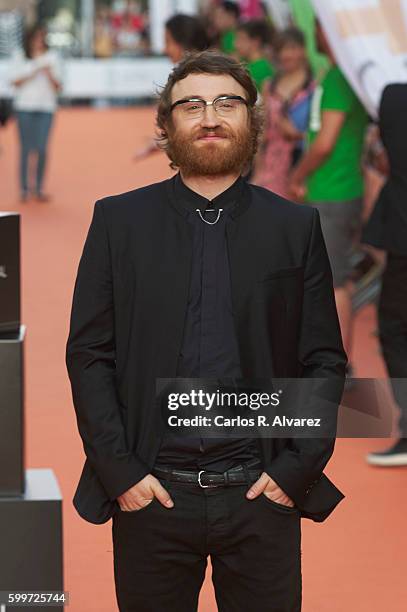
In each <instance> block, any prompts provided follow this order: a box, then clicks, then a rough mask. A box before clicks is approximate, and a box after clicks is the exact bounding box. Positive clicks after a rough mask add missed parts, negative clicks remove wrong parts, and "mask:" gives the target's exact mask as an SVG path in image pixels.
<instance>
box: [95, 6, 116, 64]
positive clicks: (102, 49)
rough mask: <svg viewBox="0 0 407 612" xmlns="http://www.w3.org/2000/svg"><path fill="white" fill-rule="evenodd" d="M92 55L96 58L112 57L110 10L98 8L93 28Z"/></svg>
mask: <svg viewBox="0 0 407 612" xmlns="http://www.w3.org/2000/svg"><path fill="white" fill-rule="evenodd" d="M93 49H94V55H95V57H98V58H105V57H112V55H113V30H112V21H111V14H110V8H109V7H107V6H101V7H99V8H98V10H97V13H96V19H95V27H94V45H93Z"/></svg>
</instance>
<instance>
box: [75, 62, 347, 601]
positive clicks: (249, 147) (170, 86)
mask: <svg viewBox="0 0 407 612" xmlns="http://www.w3.org/2000/svg"><path fill="white" fill-rule="evenodd" d="M256 99H257V92H256V87H255V84H254V83H253V81H252V80H251V78H250V76H249V74H248V73H247V71H246V69H245V68H244V66H243V65H242V64H240V63H239V62H238V61H236V60H235V59H232V58H230V57H227V56H225V55H222V54H220V53H216V52H211V51H204V52H202V53H198V54H191V55H189V56H187V57H186V58H184V59H183V60H182V61H181V62H180V63H179V64H178V65H177V66H175V68H174V69H173V71H172V73H171V74H170V76H169V78H168V81H167V83H166V85H165V87H164V88H163V91H162V92H161V94H160V101H159V106H158V112H157V125H158V128H159V130H160V136H159V141H160V146H161V147H162V148H163V149H164V150H165V152H166V153H167V155H168V157H169V159H170V161H171V164H170V165H171V167H172V168H173V169H178V172H177V173H176V174H175V175H174V176H173V177H172V178H170V179H167V180H164V181H161V182H159V183H155V184H153V185H149V186H146V187H143V188H139V189H135V190H133V191H130V192H127V193H123V194H119V195H115V196H110V197H106V198H103V199H101V200H99V201H98V202H97V203H96V205H95V207H94V212H93V218H92V222H91V225H90V228H89V232H88V235H87V238H86V242H85V246H84V249H83V253H82V256H81V260H80V263H79V268H78V275H77V279H76V283H75V290H74V298H73V305H72V313H71V326H70V333H69V338H68V342H67V351H66V362H67V367H68V372H69V376H70V380H71V385H72V393H73V400H74V406H75V410H76V415H77V422H78V428H79V432H80V435H81V438H82V441H83V446H84V450H85V454H86V461H85V465H84V468H83V471H82V475H81V478H80V481H79V484H78V487H77V490H76V493H75V497H74V500H73V501H74V505H75V508H76V509H77V511H78V512H79V514H80V515H81V516H82V517H83V518H84V519H85V520H87V521H89V522H92V523H104V522H106V521H107V520H108V519H109V518H112V538H113V555H114V575H115V585H116V595H117V601H118V605H119V608H120V610H121V611H126V612H131V611H133V612H136V611H137V612H147V611H151V610H154V612H164V611H166V612H167V611H169V610H174V611H177V612H192V611H195V610H196V609H197V605H198V596H199V591H200V588H201V585H202V583H203V580H204V576H205V568H206V564H207V557H208V555H210V556H211V562H212V570H213V573H212V578H213V582H214V586H215V594H216V599H217V603H218V606H219V610H221V611H227V612H238V611H239V612H241V611H248V610H251V609H254V610H267V611H269V612H273V611H274V612H277V611H278V612H298V611H299V610H300V609H301V549H300V540H301V531H300V518H301V517H304V518H309V519H312V520H314V521H323V520H324V519H325V518H326V517H327V516H328V515H329V514H330V513H331V512H332V510H333V509H334V508H335V506H336V505H337V504H338V503H339V502H340V501H341V499H342V498H343V494H342V493H341V492H340V491H339V490H338V489H337V488H336V487H335V486H334V485H333V483H331V481H330V480H329V479H328V478H327V477H326V476H325V474H323V469H324V467H325V465H326V463H327V462H328V460H329V458H330V456H331V455H332V452H333V448H334V439H333V438H328V439H299V438H297V439H294V438H280V439H271V438H267V439H265V438H262V439H260V438H248V437H246V436H240V437H228V438H227V437H224V438H219V437H216V438H215V437H202V436H198V437H184V436H181V435H180V434H179V432H178V435H177V432H176V431H175V432H174V433H173V432H169V431H168V430H166V429H165V430H163V429H158V428H157V418H156V417H157V414H156V412H157V411H156V410H155V391H156V381H157V379H160V378H175V380H176V381H179V379H181V378H182V379H185V378H187V379H192V380H193V379H199V378H211V379H213V378H216V379H218V378H219V377H220V378H226V379H232V380H236V379H238V378H242V379H248V380H253V379H254V378H266V379H269V378H270V377H273V376H276V377H293V378H295V377H306V378H312V377H315V378H328V377H338V378H339V380H341V381H343V379H344V373H345V364H346V356H345V353H344V351H343V347H342V343H341V337H340V331H339V324H338V318H337V313H336V308H335V301H334V294H333V285H332V274H331V270H330V266H329V260H328V256H327V252H326V249H325V245H324V241H323V238H322V233H321V228H320V223H319V216H318V213H317V211H314V210H313V209H311V208H308V207H300V206H297V205H296V204H293V203H290V202H288V201H286V200H283V199H281V198H279V197H278V196H276V195H275V194H273V193H272V192H271V191H268V190H266V189H263V188H261V187H257V186H254V185H250V184H249V183H248V182H247V181H246V180H245V179H244V178H243V176H242V173H243V171H244V170H245V169H246V168H247V167H248V166H249V165H250V163H251V161H252V158H253V156H254V154H255V152H256V147H257V139H258V134H259V131H260V129H261V121H260V117H259V110H258V108H257V107H256ZM330 410H332V411H333V412H334V413H335V415H336V412H335V411H336V407H335V406H334V405H332V408H330ZM191 416H192V415H191ZM199 433H201V431H199Z"/></svg>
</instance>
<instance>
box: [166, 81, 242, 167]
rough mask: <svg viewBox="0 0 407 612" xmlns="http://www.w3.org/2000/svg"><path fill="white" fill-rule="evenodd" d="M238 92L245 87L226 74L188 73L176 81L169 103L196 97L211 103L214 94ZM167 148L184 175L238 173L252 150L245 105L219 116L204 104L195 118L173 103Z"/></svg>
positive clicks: (233, 93)
mask: <svg viewBox="0 0 407 612" xmlns="http://www.w3.org/2000/svg"><path fill="white" fill-rule="evenodd" d="M221 95H238V96H242V97H243V98H244V99H246V97H247V94H246V91H245V90H244V88H243V87H242V86H241V85H240V84H239V83H238V82H237V81H235V79H234V78H233V77H231V76H229V75H217V74H216V75H215V74H190V75H188V76H187V77H186V78H185V79H182V81H178V82H177V83H175V85H174V87H173V88H172V92H171V102H172V103H174V102H176V101H177V100H181V99H184V98H191V97H194V98H195V97H199V98H202V99H203V100H206V101H208V102H212V100H214V99H215V98H216V97H217V96H221ZM167 131H168V149H169V152H170V153H171V157H172V159H173V161H174V162H175V164H176V165H177V166H178V167H179V168H180V170H181V171H182V173H183V175H184V176H196V175H198V176H199V175H201V176H209V175H210V176H215V175H222V174H227V173H234V172H239V171H241V170H242V168H243V167H244V165H245V164H246V162H247V160H248V156H250V152H251V138H250V119H249V113H248V109H247V107H246V105H245V104H243V103H242V104H240V105H239V106H238V108H236V109H235V110H234V111H233V112H232V113H231V114H228V115H227V116H226V117H225V116H220V115H218V114H217V113H216V111H215V109H214V108H213V106H207V107H206V109H205V111H204V113H203V114H201V115H200V116H197V117H188V116H185V114H184V113H183V110H182V105H179V106H176V107H175V108H174V109H173V111H172V114H171V121H170V123H169V125H168V130H167Z"/></svg>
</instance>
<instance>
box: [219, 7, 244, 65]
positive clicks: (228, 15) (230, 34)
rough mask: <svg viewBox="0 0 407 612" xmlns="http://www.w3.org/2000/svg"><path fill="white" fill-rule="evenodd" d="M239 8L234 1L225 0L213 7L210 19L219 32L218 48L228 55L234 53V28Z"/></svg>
mask: <svg viewBox="0 0 407 612" xmlns="http://www.w3.org/2000/svg"><path fill="white" fill-rule="evenodd" d="M239 19H240V8H239V5H238V4H237V3H236V2H231V1H229V0H226V1H225V2H220V3H219V4H218V6H216V7H215V9H214V12H213V16H212V20H213V25H214V27H215V29H216V30H217V32H218V33H219V49H220V50H221V51H222V52H223V53H227V54H228V55H235V53H236V47H235V39H236V28H237V26H238V24H239Z"/></svg>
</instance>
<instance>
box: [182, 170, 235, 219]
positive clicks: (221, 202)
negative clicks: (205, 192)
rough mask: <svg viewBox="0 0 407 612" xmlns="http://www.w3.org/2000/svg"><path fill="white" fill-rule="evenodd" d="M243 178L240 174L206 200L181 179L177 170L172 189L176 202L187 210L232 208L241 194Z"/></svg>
mask: <svg viewBox="0 0 407 612" xmlns="http://www.w3.org/2000/svg"><path fill="white" fill-rule="evenodd" d="M243 183H244V179H243V177H242V176H241V175H240V176H238V178H237V179H236V180H235V182H234V183H232V185H230V187H228V188H227V189H225V191H222V193H219V194H218V195H217V196H215V197H214V198H212V200H208V198H205V197H204V196H202V195H200V194H199V193H197V192H196V191H194V190H193V189H191V188H190V187H188V186H187V185H186V184H185V183H184V181H183V180H182V177H181V173H180V172H178V173H177V174H176V176H175V178H174V191H175V196H176V198H177V200H178V202H179V203H180V204H181V206H182V207H184V208H186V209H187V210H190V211H191V210H192V211H195V210H196V209H197V208H199V210H200V211H201V212H203V211H204V210H205V209H206V208H214V209H215V210H219V208H223V209H224V210H225V209H228V210H232V208H234V205H235V204H236V203H237V201H238V200H239V198H240V197H241V195H242V190H243Z"/></svg>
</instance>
